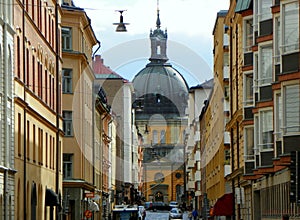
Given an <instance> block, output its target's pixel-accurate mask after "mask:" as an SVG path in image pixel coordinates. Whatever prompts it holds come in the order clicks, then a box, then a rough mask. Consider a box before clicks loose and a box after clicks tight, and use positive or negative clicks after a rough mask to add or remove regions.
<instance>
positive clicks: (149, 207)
mask: <svg viewBox="0 0 300 220" xmlns="http://www.w3.org/2000/svg"><path fill="white" fill-rule="evenodd" d="M144 206H145V209H146V210H150V209H151V207H152V202H145V205H144Z"/></svg>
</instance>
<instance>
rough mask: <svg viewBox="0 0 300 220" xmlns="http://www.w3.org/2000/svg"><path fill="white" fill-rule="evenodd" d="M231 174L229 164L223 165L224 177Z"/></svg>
mask: <svg viewBox="0 0 300 220" xmlns="http://www.w3.org/2000/svg"><path fill="white" fill-rule="evenodd" d="M229 174H231V165H224V177H226V176H227V175H229Z"/></svg>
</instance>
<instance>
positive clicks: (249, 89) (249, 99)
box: [244, 72, 253, 106]
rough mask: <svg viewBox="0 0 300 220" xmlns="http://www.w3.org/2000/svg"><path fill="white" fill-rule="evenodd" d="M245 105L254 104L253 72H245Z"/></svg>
mask: <svg viewBox="0 0 300 220" xmlns="http://www.w3.org/2000/svg"><path fill="white" fill-rule="evenodd" d="M244 105H245V106H248V105H253V73H252V72H251V73H245V74H244Z"/></svg>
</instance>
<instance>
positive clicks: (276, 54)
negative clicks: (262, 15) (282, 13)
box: [274, 16, 281, 64]
mask: <svg viewBox="0 0 300 220" xmlns="http://www.w3.org/2000/svg"><path fill="white" fill-rule="evenodd" d="M280 41H281V28H280V17H279V16H277V17H275V19H274V64H279V63H280Z"/></svg>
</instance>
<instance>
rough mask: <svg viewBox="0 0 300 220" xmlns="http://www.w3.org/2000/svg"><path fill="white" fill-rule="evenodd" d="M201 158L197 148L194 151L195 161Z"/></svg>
mask: <svg viewBox="0 0 300 220" xmlns="http://www.w3.org/2000/svg"><path fill="white" fill-rule="evenodd" d="M200 160H201V158H200V151H199V150H197V151H196V153H195V161H200Z"/></svg>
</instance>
